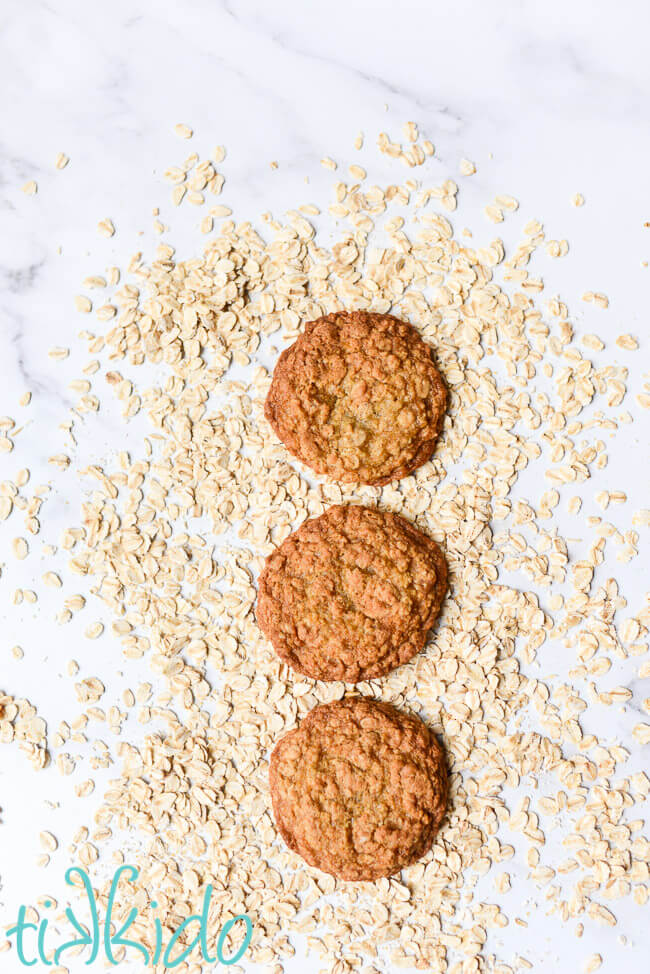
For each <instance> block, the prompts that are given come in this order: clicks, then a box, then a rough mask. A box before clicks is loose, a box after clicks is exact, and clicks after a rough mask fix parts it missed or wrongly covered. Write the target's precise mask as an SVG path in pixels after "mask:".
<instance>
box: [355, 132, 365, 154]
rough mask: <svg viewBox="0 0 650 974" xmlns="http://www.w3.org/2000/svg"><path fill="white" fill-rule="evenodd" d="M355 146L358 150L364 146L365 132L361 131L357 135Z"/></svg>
mask: <svg viewBox="0 0 650 974" xmlns="http://www.w3.org/2000/svg"><path fill="white" fill-rule="evenodd" d="M354 148H355V149H357V150H358V149H362V148H363V132H359V133H358V134H357V135H356V137H355V139H354Z"/></svg>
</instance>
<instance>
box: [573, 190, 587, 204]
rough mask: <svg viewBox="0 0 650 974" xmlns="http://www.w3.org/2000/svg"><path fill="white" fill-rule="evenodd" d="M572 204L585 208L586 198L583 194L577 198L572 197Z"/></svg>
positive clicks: (576, 195) (577, 194)
mask: <svg viewBox="0 0 650 974" xmlns="http://www.w3.org/2000/svg"><path fill="white" fill-rule="evenodd" d="M571 202H572V203H573V205H574V206H584V202H585V198H584V196H583V195H582V193H576V194H575V196H573V197H572V199H571Z"/></svg>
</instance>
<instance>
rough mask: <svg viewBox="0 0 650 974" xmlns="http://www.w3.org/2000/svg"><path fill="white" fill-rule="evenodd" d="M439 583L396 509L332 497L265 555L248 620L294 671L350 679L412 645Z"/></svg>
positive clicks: (398, 658) (422, 631) (439, 565)
mask: <svg viewBox="0 0 650 974" xmlns="http://www.w3.org/2000/svg"><path fill="white" fill-rule="evenodd" d="M446 591H447V563H446V561H445V557H444V555H443V553H442V551H441V550H440V548H439V547H438V545H437V544H436V543H435V541H433V539H432V538H429V537H428V536H427V535H425V534H423V533H422V532H421V531H419V530H418V529H417V528H416V527H414V525H412V524H411V523H410V522H409V521H406V520H405V519H404V518H403V517H400V516H399V515H398V514H391V513H388V512H386V511H379V510H376V509H374V508H367V507H359V506H356V505H336V506H334V507H331V508H330V509H329V510H328V511H326V512H325V514H322V515H321V516H320V517H317V518H312V519H311V520H309V521H305V523H304V524H302V525H301V526H300V528H298V530H297V531H295V532H294V533H293V534H291V535H290V536H289V537H288V538H287V539H286V540H285V541H284V542H283V543H282V544H281V545H280V547H279V548H277V549H276V551H274V552H272V554H271V555H269V557H268V558H267V560H266V563H265V565H264V568H263V570H262V572H261V574H260V578H259V584H258V602H257V621H258V623H259V626H260V628H261V629H262V631H263V632H264V633H265V635H266V636H267V637H268V638H269V639H270V641H271V643H272V644H273V647H274V649H275V651H276V652H277V654H278V655H279V656H280V657H281V658H282V659H283V660H284V661H285V662H286V663H288V664H289V666H291V667H292V669H294V670H296V671H297V672H298V673H302V674H303V675H305V676H309V677H312V678H313V679H315V680H343V681H344V682H346V683H355V682H358V681H360V680H370V679H375V678H376V677H380V676H384V675H385V674H386V673H389V672H390V671H391V670H392V669H394V668H395V667H396V666H400V665H402V664H403V663H406V662H407V661H408V660H410V659H411V658H412V657H413V656H415V655H416V653H419V652H420V650H421V649H422V648H423V646H424V644H425V642H426V638H427V634H428V632H429V630H430V629H431V627H432V625H433V623H434V621H435V619H436V617H437V615H438V613H439V612H440V607H441V605H442V601H443V599H444V596H445V593H446Z"/></svg>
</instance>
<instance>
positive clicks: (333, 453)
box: [264, 311, 447, 485]
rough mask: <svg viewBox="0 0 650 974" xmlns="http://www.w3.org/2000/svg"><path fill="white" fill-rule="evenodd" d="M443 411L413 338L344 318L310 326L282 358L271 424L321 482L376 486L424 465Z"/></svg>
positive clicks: (426, 351) (377, 322)
mask: <svg viewBox="0 0 650 974" xmlns="http://www.w3.org/2000/svg"><path fill="white" fill-rule="evenodd" d="M446 405H447V390H446V388H445V385H444V382H443V380H442V377H441V375H440V373H439V372H438V370H437V368H436V366H435V365H434V361H433V354H432V350H431V348H430V346H429V345H427V344H426V343H425V342H423V341H422V339H421V338H420V336H419V334H418V333H417V331H416V330H415V328H413V327H412V326H411V325H409V324H407V323H406V322H405V321H400V320H399V318H394V317H393V316H392V315H382V314H372V313H370V312H367V311H338V312H336V313H335V314H331V315H327V317H325V318H318V319H316V321H310V322H309V323H308V324H307V325H306V326H305V331H304V333H303V334H302V335H301V336H300V338H298V339H297V340H296V341H295V342H294V344H293V345H291V346H290V347H289V348H287V349H285V351H284V352H283V353H282V355H281V356H280V358H279V359H278V363H277V365H276V367H275V370H274V372H273V380H272V382H271V388H270V389H269V393H268V396H267V398H266V405H265V408H264V414H265V416H266V418H267V419H268V421H269V422H270V424H271V426H272V427H273V429H274V430H275V432H276V434H277V435H278V436H279V438H280V439H281V440H282V442H283V443H284V445H285V446H286V447H287V449H289V450H290V451H291V452H292V453H293V454H294V455H295V456H296V457H298V459H299V460H302V461H303V463H306V464H307V465H308V466H309V467H311V468H312V469H313V470H315V471H316V472H317V473H319V474H324V475H325V476H327V477H330V478H331V479H332V480H338V481H341V482H345V483H357V484H378V485H379V484H387V483H389V481H391V480H396V479H398V478H399V477H405V476H407V474H409V473H412V471H413V470H416V469H417V467H420V466H421V465H422V464H423V463H426V461H427V460H428V459H429V458H430V457H431V454H432V453H433V450H434V447H435V443H436V440H437V439H438V435H439V433H440V430H441V429H442V424H443V420H444V414H445V408H446Z"/></svg>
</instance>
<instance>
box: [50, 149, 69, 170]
mask: <svg viewBox="0 0 650 974" xmlns="http://www.w3.org/2000/svg"><path fill="white" fill-rule="evenodd" d="M69 162H70V156H66V154H65V152H59V154H58V155H57V157H56V159H55V160H54V165H55V167H56V168H57V169H65V167H66V166H67V165H68V163H69Z"/></svg>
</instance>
